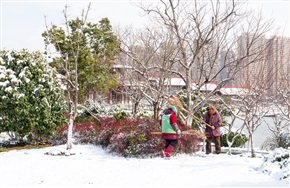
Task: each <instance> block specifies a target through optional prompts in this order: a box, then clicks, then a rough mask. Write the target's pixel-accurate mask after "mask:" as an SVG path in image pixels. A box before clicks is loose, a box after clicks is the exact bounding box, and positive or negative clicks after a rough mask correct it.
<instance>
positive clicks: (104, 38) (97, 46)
mask: <svg viewBox="0 0 290 188" xmlns="http://www.w3.org/2000/svg"><path fill="white" fill-rule="evenodd" d="M66 25H67V29H66V30H65V29H63V28H61V27H57V26H56V25H52V26H51V27H50V28H49V29H48V30H47V31H45V32H44V33H43V34H42V36H43V37H44V41H45V44H46V46H47V47H48V46H49V45H53V46H54V47H55V49H56V51H57V52H58V53H59V54H60V57H54V58H53V62H52V64H51V65H52V66H54V67H56V68H57V70H58V72H59V73H61V74H63V75H65V74H66V73H68V72H69V74H70V80H74V79H75V77H76V76H77V77H78V90H79V91H78V92H79V93H78V94H79V99H80V100H81V101H83V100H84V99H85V95H86V94H87V93H89V92H97V93H99V94H104V93H107V92H108V91H109V90H110V89H112V88H115V87H116V86H117V80H116V77H115V75H113V74H111V73H110V71H111V69H112V65H113V63H114V59H115V56H116V54H117V53H119V41H118V39H117V37H116V35H115V34H114V33H113V32H112V26H111V25H110V21H109V19H108V18H103V19H101V21H99V23H92V22H86V21H85V20H84V19H80V18H76V19H74V20H67V23H66ZM76 62H77V63H76ZM72 70H74V71H72Z"/></svg>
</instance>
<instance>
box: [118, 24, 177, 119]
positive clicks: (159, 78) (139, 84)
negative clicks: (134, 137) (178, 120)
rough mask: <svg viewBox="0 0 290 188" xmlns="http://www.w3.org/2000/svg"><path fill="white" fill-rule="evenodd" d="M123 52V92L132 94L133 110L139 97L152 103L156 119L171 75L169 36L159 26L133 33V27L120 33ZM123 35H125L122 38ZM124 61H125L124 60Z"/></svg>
mask: <svg viewBox="0 0 290 188" xmlns="http://www.w3.org/2000/svg"><path fill="white" fill-rule="evenodd" d="M119 33H121V36H120V37H119V38H120V39H121V44H122V54H121V55H123V56H126V57H127V58H128V59H127V61H126V65H129V67H130V68H127V69H125V70H127V73H126V74H124V75H126V76H125V77H124V78H123V79H121V80H124V83H125V82H127V84H123V86H124V85H127V88H126V87H123V93H125V94H131V99H133V101H134V108H133V109H135V110H134V111H135V112H136V111H137V109H136V108H137V106H138V104H139V103H140V101H141V100H143V101H146V102H147V103H149V104H150V106H153V112H154V117H155V118H157V117H158V115H159V112H160V110H161V108H160V107H161V106H163V105H164V104H165V102H166V98H165V97H164V96H166V95H168V92H169V82H168V79H169V78H170V77H171V67H172V63H173V62H172V61H170V57H171V55H172V51H171V49H173V48H172V45H174V44H173V42H172V40H171V36H170V35H169V34H164V31H163V30H162V29H159V28H147V29H145V30H142V31H137V33H134V31H133V30H125V32H124V31H123V32H120V31H119ZM125 36H126V37H125ZM123 63H124V62H123Z"/></svg>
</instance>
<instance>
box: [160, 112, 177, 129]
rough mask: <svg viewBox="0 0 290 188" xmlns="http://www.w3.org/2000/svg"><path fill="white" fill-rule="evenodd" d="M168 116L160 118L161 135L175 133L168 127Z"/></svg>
mask: <svg viewBox="0 0 290 188" xmlns="http://www.w3.org/2000/svg"><path fill="white" fill-rule="evenodd" d="M170 116H171V114H167V115H163V116H162V125H161V128H162V133H176V132H175V130H174V129H173V127H172V126H171V125H170Z"/></svg>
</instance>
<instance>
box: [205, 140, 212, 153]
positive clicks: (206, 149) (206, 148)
mask: <svg viewBox="0 0 290 188" xmlns="http://www.w3.org/2000/svg"><path fill="white" fill-rule="evenodd" d="M211 140H212V138H207V139H206V140H205V142H206V145H205V153H206V154H210V153H211Z"/></svg>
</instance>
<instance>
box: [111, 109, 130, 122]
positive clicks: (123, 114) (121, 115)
mask: <svg viewBox="0 0 290 188" xmlns="http://www.w3.org/2000/svg"><path fill="white" fill-rule="evenodd" d="M128 116H129V115H128V114H127V113H126V112H125V111H123V110H121V109H120V110H119V111H117V112H116V113H115V114H114V118H115V119H116V120H121V119H125V118H127V117H128Z"/></svg>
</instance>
